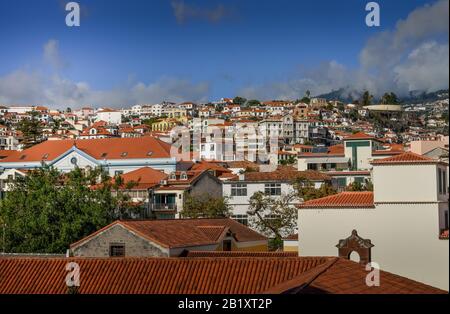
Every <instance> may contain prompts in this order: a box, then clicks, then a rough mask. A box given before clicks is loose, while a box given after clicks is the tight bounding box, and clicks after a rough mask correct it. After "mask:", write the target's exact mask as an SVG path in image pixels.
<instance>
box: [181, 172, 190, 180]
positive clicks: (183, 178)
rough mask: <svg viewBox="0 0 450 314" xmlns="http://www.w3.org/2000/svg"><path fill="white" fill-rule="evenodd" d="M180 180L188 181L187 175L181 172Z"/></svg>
mask: <svg viewBox="0 0 450 314" xmlns="http://www.w3.org/2000/svg"><path fill="white" fill-rule="evenodd" d="M180 179H181V180H187V179H188V176H187V173H186V172H182V173H181V175H180Z"/></svg>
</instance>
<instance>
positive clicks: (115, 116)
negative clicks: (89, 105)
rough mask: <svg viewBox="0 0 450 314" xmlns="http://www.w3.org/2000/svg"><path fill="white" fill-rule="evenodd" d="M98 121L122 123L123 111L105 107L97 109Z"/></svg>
mask: <svg viewBox="0 0 450 314" xmlns="http://www.w3.org/2000/svg"><path fill="white" fill-rule="evenodd" d="M96 121H105V122H107V123H108V124H121V123H122V113H121V112H120V111H118V110H113V109H108V108H105V109H102V110H99V111H97V113H96Z"/></svg>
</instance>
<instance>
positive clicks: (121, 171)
mask: <svg viewBox="0 0 450 314" xmlns="http://www.w3.org/2000/svg"><path fill="white" fill-rule="evenodd" d="M121 174H123V170H116V171H114V176H120V175H121Z"/></svg>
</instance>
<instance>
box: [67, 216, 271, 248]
mask: <svg viewBox="0 0 450 314" xmlns="http://www.w3.org/2000/svg"><path fill="white" fill-rule="evenodd" d="M117 224H119V225H121V226H123V227H125V228H127V229H129V230H132V231H133V232H136V233H137V234H139V235H140V236H142V237H143V238H146V239H148V240H149V241H152V242H156V243H158V244H160V245H162V246H163V247H168V248H178V247H188V246H197V245H210V244H216V243H217V241H218V239H219V237H220V235H221V234H222V233H223V231H224V228H227V229H229V230H230V231H231V232H232V233H233V235H234V238H235V239H236V240H237V241H240V242H246V241H264V240H267V238H266V237H264V236H263V235H260V234H259V233H257V232H256V231H253V230H252V229H250V228H248V227H246V226H244V225H243V224H240V223H239V222H237V221H235V220H233V219H230V218H216V219H206V218H205V219H164V220H120V221H119V220H118V221H115V222H113V223H112V224H110V225H108V226H106V227H104V228H102V229H100V230H98V231H96V232H94V233H92V234H90V235H89V236H87V237H85V238H84V239H81V240H80V241H78V242H76V243H73V244H72V245H71V246H70V247H71V248H72V247H76V246H78V245H79V244H82V243H84V242H86V241H88V240H90V239H92V238H93V237H95V236H96V235H98V234H99V233H101V232H103V231H105V230H107V229H109V228H111V227H113V226H115V225H117ZM214 227H215V228H214ZM207 228H212V229H207ZM219 229H220V230H219ZM219 233H220V234H219Z"/></svg>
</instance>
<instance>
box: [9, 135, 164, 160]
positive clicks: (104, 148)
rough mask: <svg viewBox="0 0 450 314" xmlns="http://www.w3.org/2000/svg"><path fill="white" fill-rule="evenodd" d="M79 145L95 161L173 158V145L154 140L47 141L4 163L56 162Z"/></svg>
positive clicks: (143, 138) (19, 153)
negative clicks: (171, 154) (171, 151)
mask: <svg viewBox="0 0 450 314" xmlns="http://www.w3.org/2000/svg"><path fill="white" fill-rule="evenodd" d="M74 145H75V146H76V147H77V148H78V149H80V150H82V151H83V152H85V153H86V154H88V155H90V156H92V157H93V158H95V159H98V160H100V159H131V158H170V144H167V143H165V142H163V141H161V140H159V139H156V138H154V137H150V136H145V137H138V138H104V139H88V140H60V141H45V142H42V143H40V144H37V145H34V146H32V147H30V148H28V149H25V150H23V151H17V152H16V153H14V154H12V155H10V156H8V157H6V158H4V159H2V160H1V162H2V163H3V162H36V161H41V160H42V159H44V158H43V157H44V156H45V155H47V154H48V155H47V157H46V158H45V160H47V161H48V160H54V159H56V158H58V157H59V156H61V155H62V154H63V153H65V152H66V151H68V150H69V149H70V148H71V147H72V146H74Z"/></svg>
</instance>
